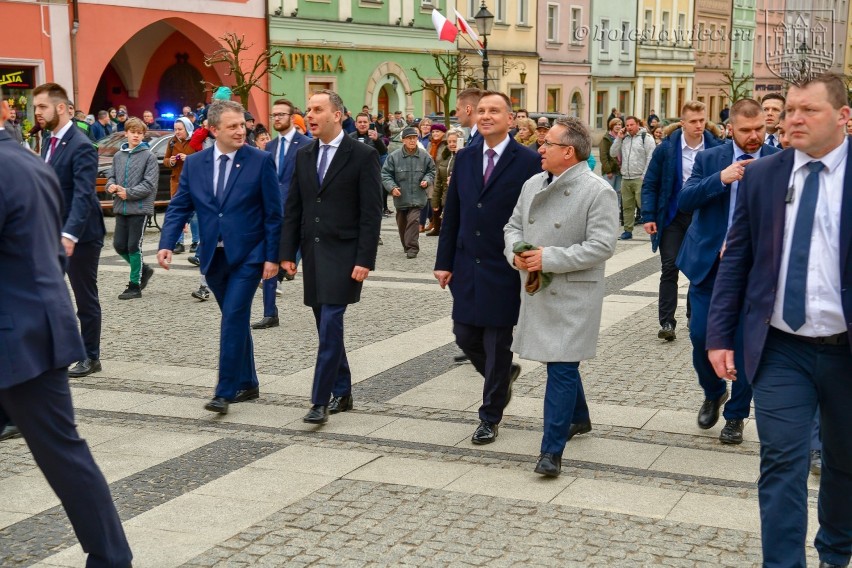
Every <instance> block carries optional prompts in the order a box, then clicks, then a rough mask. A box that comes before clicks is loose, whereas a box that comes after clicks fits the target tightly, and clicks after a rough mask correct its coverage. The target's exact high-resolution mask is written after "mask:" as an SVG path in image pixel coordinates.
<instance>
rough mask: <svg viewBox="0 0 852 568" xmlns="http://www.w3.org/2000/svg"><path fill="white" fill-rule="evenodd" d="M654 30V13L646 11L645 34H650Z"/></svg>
mask: <svg viewBox="0 0 852 568" xmlns="http://www.w3.org/2000/svg"><path fill="white" fill-rule="evenodd" d="M653 29H654V11H653V10H645V32H646V33H647V34H650V33H651V32H652V31H653Z"/></svg>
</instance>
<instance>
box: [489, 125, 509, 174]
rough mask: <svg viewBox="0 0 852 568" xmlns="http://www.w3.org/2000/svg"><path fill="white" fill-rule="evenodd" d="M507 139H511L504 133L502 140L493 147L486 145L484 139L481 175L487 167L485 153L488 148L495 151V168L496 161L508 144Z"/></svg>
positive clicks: (495, 165)
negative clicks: (504, 136)
mask: <svg viewBox="0 0 852 568" xmlns="http://www.w3.org/2000/svg"><path fill="white" fill-rule="evenodd" d="M509 140H511V138H509V135H508V134H506V138H505V139H504V140H503V141H502V142H500V143H499V144H497V145H496V146H494V147H493V148H490V147H489V146H488V144H486V143H485V142H484V141H483V142H482V175H485V169H486V168H487V167H488V156H487V155H486V154H485V153H486V152H487V151H488V150H489V149H491V150H494V151H495V152H497V153H496V154H495V155H494V167H495V168H496V167H497V162H498V161H500V156H502V155H503V152H505V151H506V146H508V145H509Z"/></svg>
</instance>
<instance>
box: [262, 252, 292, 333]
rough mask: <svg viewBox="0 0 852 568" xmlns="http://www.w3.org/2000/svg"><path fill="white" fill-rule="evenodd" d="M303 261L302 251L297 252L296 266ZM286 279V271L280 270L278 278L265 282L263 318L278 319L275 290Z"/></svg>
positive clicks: (274, 277)
mask: <svg viewBox="0 0 852 568" xmlns="http://www.w3.org/2000/svg"><path fill="white" fill-rule="evenodd" d="M300 260H302V250H301V249H298V250H297V251H296V266H299V261H300ZM283 279H284V270H283V269H282V268H279V269H278V276H273V277H272V278H267V279H266V280H264V281H263V317H265V318H271V317H273V316H275V317H278V307H277V306H276V305H275V290H276V289H277V288H278V283H279V282H281V281H282V280H283Z"/></svg>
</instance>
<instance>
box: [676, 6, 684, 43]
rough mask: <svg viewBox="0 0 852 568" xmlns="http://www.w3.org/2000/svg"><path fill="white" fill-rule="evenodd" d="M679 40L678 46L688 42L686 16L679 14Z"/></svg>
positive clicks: (677, 31)
mask: <svg viewBox="0 0 852 568" xmlns="http://www.w3.org/2000/svg"><path fill="white" fill-rule="evenodd" d="M676 33H677V38H678V44H679V45H682V44H683V43H685V42H686V14H683V13H681V14H678V15H677V30H676Z"/></svg>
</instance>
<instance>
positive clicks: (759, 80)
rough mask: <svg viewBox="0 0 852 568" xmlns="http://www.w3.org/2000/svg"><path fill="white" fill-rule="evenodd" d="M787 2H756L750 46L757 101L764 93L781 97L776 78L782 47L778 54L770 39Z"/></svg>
mask: <svg viewBox="0 0 852 568" xmlns="http://www.w3.org/2000/svg"><path fill="white" fill-rule="evenodd" d="M786 2H787V0H757V6H756V10H755V11H756V30H755V33H756V36H755V42H754V58H753V61H754V92H753V94H752V95H753V96H754V98H755V99H757V100H760V99H761V98H763V97H764V96H765V95H766V94H768V93H783V92H784V91H785V88H784V80H783V79H781V77H780V76H779V72H780V65H781V63H782V62H783V60H784V56H783V49H784V47H783V44H782V45H781V50H779V49H778V47H779V46H777V45H776V44H775V43H774V38H775V37H776V34H778V33H781V32H779V29H780V26H781V25H782V24H783V22H784V8H785V6H786Z"/></svg>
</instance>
